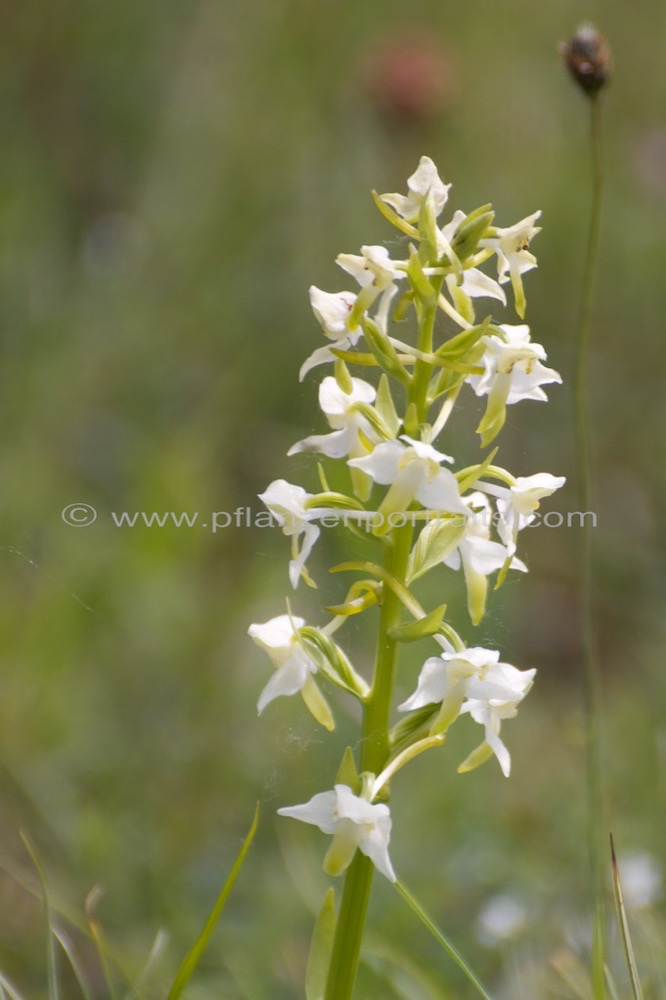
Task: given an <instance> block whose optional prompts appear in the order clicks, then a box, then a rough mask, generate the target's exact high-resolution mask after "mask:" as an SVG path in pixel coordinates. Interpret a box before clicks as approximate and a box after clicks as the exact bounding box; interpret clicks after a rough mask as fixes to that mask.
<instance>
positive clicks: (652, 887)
mask: <svg viewBox="0 0 666 1000" xmlns="http://www.w3.org/2000/svg"><path fill="white" fill-rule="evenodd" d="M618 867H619V869H620V885H621V886H622V895H623V897H624V901H625V903H626V904H627V906H629V907H631V909H633V910H641V909H645V907H648V906H652V905H653V904H654V903H658V902H659V900H660V899H661V898H662V895H663V888H664V873H663V871H662V868H661V865H660V864H659V862H658V861H657V859H656V858H655V857H653V856H652V855H651V854H648V853H647V852H645V851H629V852H627V853H626V854H621V855H620V857H619V858H618Z"/></svg>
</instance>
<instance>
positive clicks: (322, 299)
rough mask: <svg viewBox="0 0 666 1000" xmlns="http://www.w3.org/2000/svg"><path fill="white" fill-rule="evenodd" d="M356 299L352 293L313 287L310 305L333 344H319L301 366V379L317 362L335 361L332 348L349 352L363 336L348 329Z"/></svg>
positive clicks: (357, 331)
mask: <svg viewBox="0 0 666 1000" xmlns="http://www.w3.org/2000/svg"><path fill="white" fill-rule="evenodd" d="M355 302H356V295H354V293H353V292H324V291H322V289H321V288H317V286H316V285H312V286H311V288H310V305H311V306H312V311H313V313H314V314H315V316H316V318H317V320H318V321H319V324H320V326H321V328H322V331H323V333H324V335H325V336H326V337H328V338H329V340H332V341H333V343H332V344H330V345H327V346H326V347H318V348H317V349H316V350H315V351H313V353H312V354H311V355H310V357H309V358H307V359H306V360H305V361H304V362H303V364H302V365H301V369H300V372H299V376H298V377H299V379H300V381H301V382H302V381H303V379H304V378H305V376H306V375H307V373H308V372H309V371H311V370H312V369H313V368H316V367H317V365H323V364H326V363H327V362H329V361H335V355H334V354H333V350H334V349H335V350H339V351H346V350H348V349H349V348H350V347H353V346H354V345H355V344H356V342H357V340H358V338H359V337H360V336H361V329H360V328H359V327H357V328H356V329H355V330H351V329H350V328H349V318H350V315H351V311H352V308H353V306H354V303H355Z"/></svg>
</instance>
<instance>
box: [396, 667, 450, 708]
mask: <svg viewBox="0 0 666 1000" xmlns="http://www.w3.org/2000/svg"><path fill="white" fill-rule="evenodd" d="M449 686H450V685H449V680H448V673H447V667H446V663H445V662H444V660H443V659H442V658H441V657H440V656H431V657H430V658H429V659H428V660H426V661H425V663H424V664H423V666H422V667H421V673H420V674H419V679H418V683H417V686H416V691H415V692H414V694H413V695H411V696H410V697H409V698H408V699H407V700H406V701H403V703H402V705H398V711H399V712H412V711H413V710H414V709H415V708H423V707H424V706H425V705H437V704H439V702H440V701H442V700H443V698H444V695H445V694H446V692H447V691H448V689H449Z"/></svg>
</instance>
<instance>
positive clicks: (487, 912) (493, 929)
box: [476, 893, 527, 948]
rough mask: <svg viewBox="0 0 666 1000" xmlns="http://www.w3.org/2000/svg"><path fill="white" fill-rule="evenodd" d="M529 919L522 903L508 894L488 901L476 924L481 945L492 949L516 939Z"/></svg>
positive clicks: (501, 894) (502, 894)
mask: <svg viewBox="0 0 666 1000" xmlns="http://www.w3.org/2000/svg"><path fill="white" fill-rule="evenodd" d="M526 919H527V911H526V910H525V907H524V906H523V904H522V903H520V902H519V901H518V900H517V899H515V898H514V897H513V896H509V895H508V894H507V893H500V894H499V895H497V896H493V897H492V898H491V899H489V900H488V902H487V903H486V905H485V906H484V907H483V909H482V910H481V913H480V914H479V916H478V919H477V922H476V934H477V937H478V939H479V941H480V942H481V944H484V945H486V947H488V948H492V947H494V946H495V945H498V944H502V943H503V942H504V941H508V940H510V939H511V938H512V937H515V936H516V934H518V933H519V932H520V931H521V930H522V929H523V927H524V926H525V921H526Z"/></svg>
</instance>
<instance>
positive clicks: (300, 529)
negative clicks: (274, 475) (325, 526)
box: [259, 479, 320, 589]
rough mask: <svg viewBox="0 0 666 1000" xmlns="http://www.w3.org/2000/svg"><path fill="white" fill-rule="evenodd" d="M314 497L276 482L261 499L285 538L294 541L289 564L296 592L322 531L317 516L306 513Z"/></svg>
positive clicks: (290, 576)
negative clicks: (315, 522)
mask: <svg viewBox="0 0 666 1000" xmlns="http://www.w3.org/2000/svg"><path fill="white" fill-rule="evenodd" d="M311 496H312V494H311V493H307V492H306V491H305V490H304V489H303V487H302V486H295V485H294V484H293V483H288V482H287V481H286V480H285V479H276V480H274V482H272V483H271V484H270V485H269V486H268V487H267V488H266V490H265V491H264V492H263V493H260V494H259V499H260V500H262V501H263V502H264V504H265V505H266V507H267V508H268V509H269V511H270V512H271V514H272V515H273V517H274V518H275V519H276V521H277V522H278V524H279V525H280V527H281V528H282V530H283V532H284V533H285V535H290V536H291V538H292V559H291V562H290V563H289V580H290V582H291V585H292V587H293V588H294V589H296V587H297V586H298V581H299V580H300V578H301V574H302V573H303V569H304V567H305V562H306V560H307V558H308V556H309V555H310V552H311V551H312V547H313V546H314V544H315V542H316V541H317V539H318V538H319V534H320V529H319V527H318V525H316V524H313V523H312V518H313V517H314V516H315V515H314V514H313V513H312V512H311V511H309V510H306V507H305V502H306V500H309V499H310V497H311ZM301 535H303V544H302V545H301V547H300V550H299V548H298V539H299V538H300V536H301Z"/></svg>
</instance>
